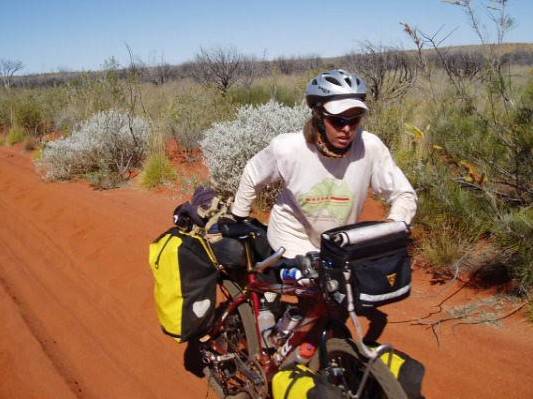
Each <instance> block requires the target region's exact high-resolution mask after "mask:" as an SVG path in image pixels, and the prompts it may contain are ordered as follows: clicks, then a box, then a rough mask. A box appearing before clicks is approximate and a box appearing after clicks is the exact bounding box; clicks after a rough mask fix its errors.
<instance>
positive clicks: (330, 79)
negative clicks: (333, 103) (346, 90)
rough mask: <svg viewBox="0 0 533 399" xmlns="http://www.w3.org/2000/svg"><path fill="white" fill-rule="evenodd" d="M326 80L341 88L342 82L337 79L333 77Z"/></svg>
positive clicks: (327, 77)
mask: <svg viewBox="0 0 533 399" xmlns="http://www.w3.org/2000/svg"><path fill="white" fill-rule="evenodd" d="M325 79H326V80H327V81H328V82H329V83H333V84H334V85H337V86H341V84H340V82H339V81H338V80H337V79H335V78H332V77H331V76H326V77H325Z"/></svg>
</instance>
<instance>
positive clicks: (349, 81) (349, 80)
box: [344, 78, 352, 86]
mask: <svg viewBox="0 0 533 399" xmlns="http://www.w3.org/2000/svg"><path fill="white" fill-rule="evenodd" d="M344 80H345V81H346V83H348V86H351V85H352V80H351V79H350V78H344Z"/></svg>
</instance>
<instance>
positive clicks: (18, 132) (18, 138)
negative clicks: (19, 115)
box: [6, 127, 28, 145]
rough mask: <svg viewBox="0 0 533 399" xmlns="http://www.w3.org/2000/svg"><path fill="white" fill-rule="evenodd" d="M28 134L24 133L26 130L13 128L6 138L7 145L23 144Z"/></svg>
mask: <svg viewBox="0 0 533 399" xmlns="http://www.w3.org/2000/svg"><path fill="white" fill-rule="evenodd" d="M27 135H28V134H27V133H26V132H25V131H24V129H21V128H19V127H12V128H11V129H9V132H8V133H7V136H6V144H7V145H15V144H18V143H22V142H23V141H24V139H25V138H26V137H27Z"/></svg>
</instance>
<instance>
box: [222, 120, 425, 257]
mask: <svg viewBox="0 0 533 399" xmlns="http://www.w3.org/2000/svg"><path fill="white" fill-rule="evenodd" d="M280 180H281V182H282V184H283V191H282V192H281V194H280V196H279V197H278V199H277V202H276V204H275V205H274V207H273V209H272V212H271V216H270V220H269V224H268V234H267V235H268V241H269V243H270V245H271V246H272V248H274V249H278V248H279V247H280V246H283V247H285V249H286V252H285V256H286V257H294V256H296V255H298V254H304V253H306V252H308V251H315V250H317V249H319V247H320V234H321V233H322V232H324V231H325V230H328V229H331V228H334V227H339V226H342V225H345V224H350V223H354V222H355V221H356V220H357V218H358V216H359V214H360V213H361V210H362V208H363V204H364V203H365V200H366V198H367V194H368V189H369V188H372V190H373V191H374V192H375V193H376V194H378V195H380V196H382V197H384V198H385V199H386V200H387V201H388V202H390V204H391V208H390V212H389V215H388V219H393V220H397V221H404V222H406V223H407V224H410V222H411V220H412V218H413V217H414V215H415V212H416V200H417V197H416V194H415V191H414V190H413V187H412V186H411V184H410V183H409V181H408V180H407V179H406V177H405V176H404V174H403V173H402V171H401V170H400V169H399V168H398V166H396V164H395V163H394V160H393V159H392V157H391V154H390V152H389V150H388V148H387V147H386V146H385V145H384V144H383V142H382V141H381V140H380V139H379V138H378V137H377V136H375V135H374V134H372V133H369V132H367V131H364V130H359V131H358V132H357V136H356V138H355V140H354V142H353V144H352V146H351V148H350V150H349V152H348V153H347V154H346V155H345V156H344V157H343V158H339V159H335V158H328V157H325V156H323V155H322V154H321V153H320V152H319V151H318V150H317V149H316V148H315V146H314V145H313V144H309V143H307V142H306V141H305V138H304V135H303V133H302V132H298V133H287V134H282V135H279V136H277V137H275V138H274V139H273V140H272V141H271V143H270V145H269V146H268V147H266V148H265V149H263V150H262V151H260V152H259V153H257V154H256V155H255V156H254V157H253V158H251V159H250V160H249V161H248V163H247V164H246V167H245V168H244V172H243V175H242V177H241V181H240V184H239V189H238V191H237V194H236V196H235V202H234V204H233V208H232V212H233V213H234V214H235V215H237V216H242V217H245V216H248V215H249V213H250V210H251V206H252V202H253V200H254V199H255V197H256V196H257V193H258V192H259V191H260V189H261V187H263V186H264V185H266V184H271V183H274V182H277V181H280Z"/></svg>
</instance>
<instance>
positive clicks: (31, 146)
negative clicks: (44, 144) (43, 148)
mask: <svg viewBox="0 0 533 399" xmlns="http://www.w3.org/2000/svg"><path fill="white" fill-rule="evenodd" d="M37 146H38V141H37V139H36V138H35V137H33V136H29V137H26V139H25V140H24V150H26V151H33V150H35V149H37Z"/></svg>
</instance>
